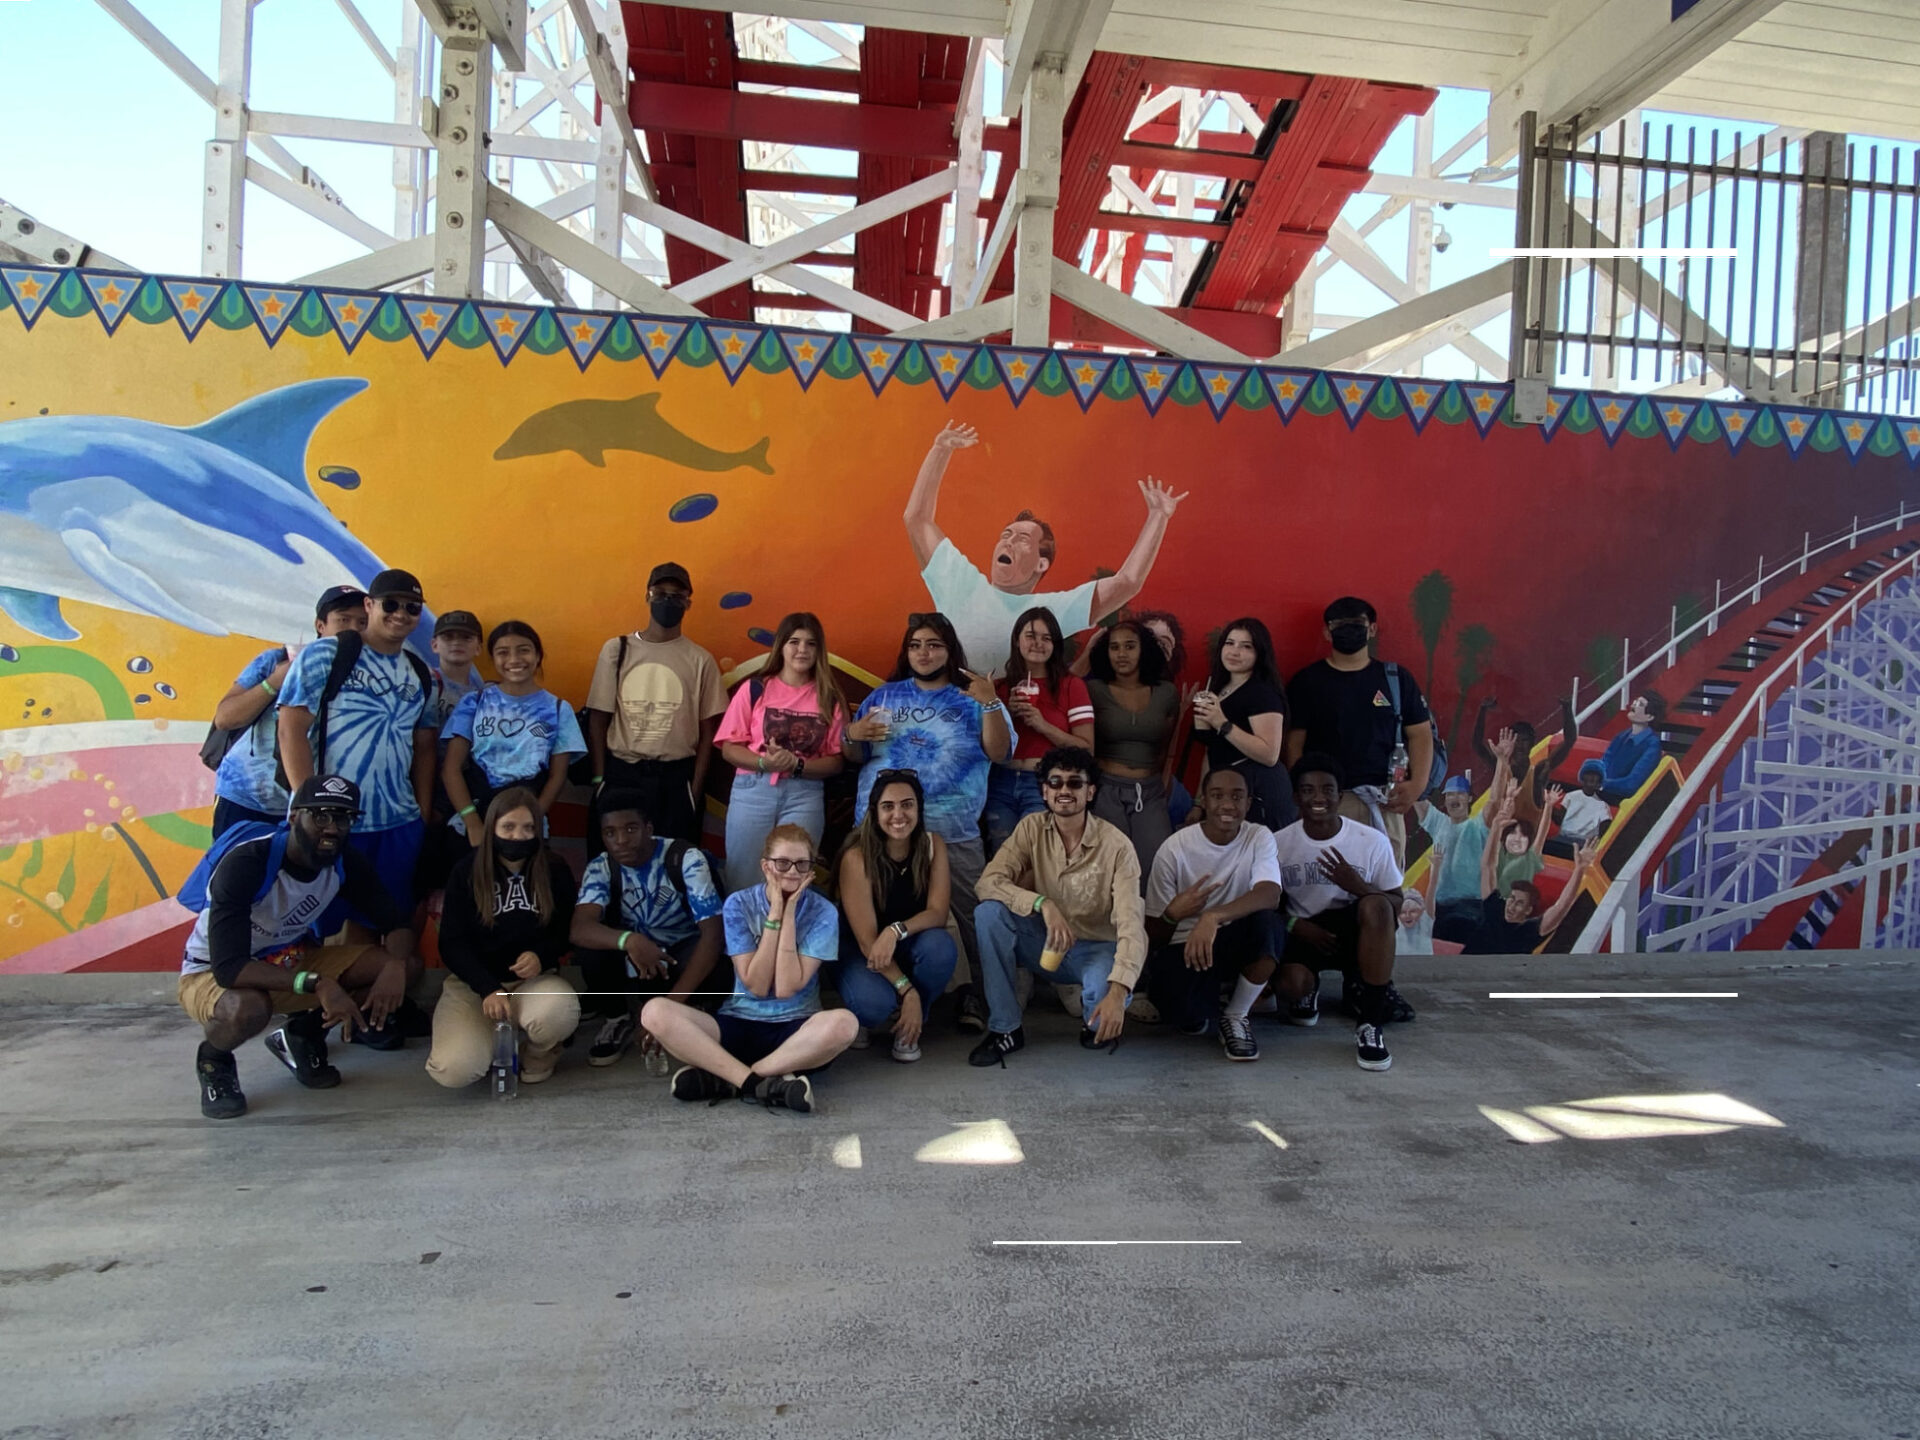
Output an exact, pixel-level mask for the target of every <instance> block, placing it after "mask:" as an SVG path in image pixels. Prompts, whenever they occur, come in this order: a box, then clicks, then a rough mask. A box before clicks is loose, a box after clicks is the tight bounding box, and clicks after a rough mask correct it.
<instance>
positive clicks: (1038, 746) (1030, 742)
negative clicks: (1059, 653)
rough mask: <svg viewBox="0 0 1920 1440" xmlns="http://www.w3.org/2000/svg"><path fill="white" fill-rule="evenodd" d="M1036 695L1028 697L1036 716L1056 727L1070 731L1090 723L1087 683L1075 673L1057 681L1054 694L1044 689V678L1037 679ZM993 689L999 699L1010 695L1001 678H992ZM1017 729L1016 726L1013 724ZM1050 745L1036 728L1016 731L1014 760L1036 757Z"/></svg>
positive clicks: (1045, 751) (1090, 705) (1089, 700)
mask: <svg viewBox="0 0 1920 1440" xmlns="http://www.w3.org/2000/svg"><path fill="white" fill-rule="evenodd" d="M1037 683H1038V684H1039V687H1040V693H1039V694H1038V695H1034V696H1031V697H1030V698H1031V700H1032V702H1033V708H1034V709H1036V710H1038V711H1039V712H1040V718H1041V719H1042V720H1044V721H1046V722H1047V723H1048V724H1049V725H1051V726H1053V728H1054V729H1056V730H1067V731H1071V730H1072V729H1073V727H1074V726H1076V725H1091V724H1093V698H1092V697H1091V696H1090V695H1088V694H1087V685H1086V682H1085V681H1084V680H1082V679H1081V678H1080V677H1079V676H1078V675H1069V676H1067V678H1066V679H1065V680H1062V681H1061V682H1060V689H1059V691H1058V693H1055V692H1054V691H1051V690H1049V689H1048V688H1047V683H1046V681H1044V680H1042V681H1039V682H1037ZM993 688H994V689H995V690H997V691H998V692H999V694H1000V698H1001V699H1002V700H1006V699H1009V698H1010V689H1009V687H1008V684H1007V682H1006V681H1005V680H996V681H994V686H993ZM1015 728H1016V729H1019V727H1018V726H1016V727H1015ZM1052 748H1053V741H1051V740H1049V739H1048V738H1047V737H1046V736H1044V735H1042V734H1041V733H1040V732H1039V731H1038V730H1033V729H1025V730H1020V743H1019V744H1017V745H1015V746H1014V747H1013V758H1014V759H1016V760H1038V759H1039V758H1040V757H1041V756H1042V755H1045V754H1046V753H1047V751H1049V750H1051V749H1052Z"/></svg>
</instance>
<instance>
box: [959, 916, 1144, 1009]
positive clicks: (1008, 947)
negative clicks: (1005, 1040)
mask: <svg viewBox="0 0 1920 1440" xmlns="http://www.w3.org/2000/svg"><path fill="white" fill-rule="evenodd" d="M973 929H974V938H975V939H976V941H977V942H978V944H979V946H980V981H981V984H982V985H984V986H985V987H986V991H987V1025H988V1026H989V1027H990V1028H991V1029H993V1030H994V1031H996V1032H997V1033H999V1034H1002V1035H1005V1034H1008V1033H1010V1032H1012V1031H1014V1030H1017V1029H1019V1028H1020V1001H1019V999H1018V997H1017V996H1015V994H1014V991H1013V972H1014V969H1015V968H1016V967H1025V968H1026V969H1028V970H1031V971H1033V973H1034V974H1036V975H1038V976H1040V977H1041V978H1043V979H1044V980H1046V981H1047V982H1048V983H1049V984H1052V985H1078V986H1079V987H1080V1001H1081V1005H1082V1007H1083V1009H1084V1011H1085V1013H1086V1014H1088V1015H1091V1014H1092V1013H1093V1007H1094V1006H1096V1005H1098V1004H1099V1003H1100V1002H1101V1001H1102V1000H1104V999H1106V998H1107V977H1108V976H1109V975H1111V974H1112V973H1113V951H1114V943H1113V941H1111V940H1078V941H1075V942H1074V946H1073V948H1072V949H1071V950H1069V951H1067V953H1066V957H1065V958H1064V959H1062V960H1061V962H1060V968H1059V969H1058V970H1055V971H1053V972H1052V973H1051V974H1049V973H1048V972H1047V971H1045V970H1042V969H1041V968H1040V952H1041V951H1042V950H1044V949H1046V948H1047V922H1046V921H1044V920H1042V919H1041V918H1040V917H1039V916H1038V915H1016V914H1014V913H1013V912H1012V911H1011V910H1009V909H1007V907H1006V906H1004V905H1002V904H1001V903H1000V902H999V901H998V900H982V901H981V902H980V908H979V909H977V910H975V911H974V912H973Z"/></svg>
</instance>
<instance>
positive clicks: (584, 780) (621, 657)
mask: <svg viewBox="0 0 1920 1440" xmlns="http://www.w3.org/2000/svg"><path fill="white" fill-rule="evenodd" d="M626 668H627V637H626V635H625V634H624V633H622V634H621V636H620V653H619V654H618V655H616V656H614V660H613V703H614V704H616V705H618V704H619V703H620V672H621V671H622V670H624V669H626ZM589 713H590V712H589V711H588V710H587V707H586V706H584V705H582V706H580V707H579V708H577V709H576V710H575V711H574V712H573V718H574V719H575V720H576V721H578V722H579V725H580V734H581V736H582V737H585V736H587V735H591V734H592V733H593V731H592V729H591V728H590V727H589V724H588V721H587V716H588V714H589ZM567 779H568V780H569V781H571V782H572V783H573V784H575V785H578V786H581V787H582V788H583V789H589V790H590V789H592V788H593V746H592V745H591V744H589V745H588V746H587V753H586V754H584V755H576V756H574V757H573V760H572V763H570V764H569V765H568V766H567Z"/></svg>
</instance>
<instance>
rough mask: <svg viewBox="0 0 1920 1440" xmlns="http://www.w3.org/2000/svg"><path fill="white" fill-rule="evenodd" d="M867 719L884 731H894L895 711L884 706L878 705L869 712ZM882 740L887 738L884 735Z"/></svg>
mask: <svg viewBox="0 0 1920 1440" xmlns="http://www.w3.org/2000/svg"><path fill="white" fill-rule="evenodd" d="M867 719H869V720H871V721H872V722H873V723H874V724H876V725H878V726H879V727H880V728H881V730H882V731H888V730H891V729H893V711H891V710H889V709H888V708H887V707H886V706H884V705H876V706H874V707H873V709H871V710H869V711H868V712H867ZM881 738H882V739H883V740H884V739H885V738H886V736H885V735H884V734H883V735H882V736H881Z"/></svg>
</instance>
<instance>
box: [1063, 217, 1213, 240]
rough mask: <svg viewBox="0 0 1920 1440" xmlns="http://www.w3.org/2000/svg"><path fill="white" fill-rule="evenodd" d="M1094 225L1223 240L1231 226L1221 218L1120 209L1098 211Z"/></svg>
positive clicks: (1098, 227)
mask: <svg viewBox="0 0 1920 1440" xmlns="http://www.w3.org/2000/svg"><path fill="white" fill-rule="evenodd" d="M1093 228H1094V229H1096V230H1118V231H1121V232H1123V233H1124V234H1128V235H1178V236H1181V237H1183V238H1187V239H1193V240H1222V239H1225V238H1226V235H1227V232H1228V226H1227V225H1226V224H1225V223H1224V222H1223V221H1219V220H1176V219H1175V218H1174V217H1173V216H1171V215H1127V214H1123V213H1122V212H1120V211H1118V210H1096V211H1094V213H1093Z"/></svg>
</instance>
